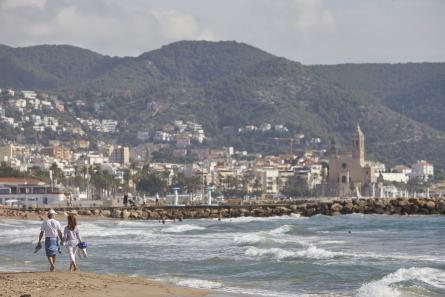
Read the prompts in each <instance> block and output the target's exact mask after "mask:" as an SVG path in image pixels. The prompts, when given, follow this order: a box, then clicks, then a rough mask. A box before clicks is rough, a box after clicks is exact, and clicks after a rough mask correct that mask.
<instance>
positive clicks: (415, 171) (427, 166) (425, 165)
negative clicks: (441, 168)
mask: <svg viewBox="0 0 445 297" xmlns="http://www.w3.org/2000/svg"><path fill="white" fill-rule="evenodd" d="M411 169H412V172H411V178H421V179H423V180H428V178H429V177H430V176H434V166H433V164H431V163H429V162H427V161H425V160H418V161H417V162H416V163H414V164H413V165H412V166H411Z"/></svg>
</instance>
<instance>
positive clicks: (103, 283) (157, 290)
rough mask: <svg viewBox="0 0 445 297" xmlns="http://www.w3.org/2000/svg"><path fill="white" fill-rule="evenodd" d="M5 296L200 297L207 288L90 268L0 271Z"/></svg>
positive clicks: (1, 293) (1, 285) (204, 293)
mask: <svg viewBox="0 0 445 297" xmlns="http://www.w3.org/2000/svg"><path fill="white" fill-rule="evenodd" d="M0 287H1V289H0V296H2V297H9V296H11V297H13V296H14V297H18V296H32V297H59V296H62V295H63V296H64V297H70V296H73V297H74V296H82V297H98V296H109V297H114V296H116V297H118V296H132V297H138V296H144V297H169V296H172V297H173V296H183V297H201V296H206V295H207V292H206V291H204V290H198V289H192V288H182V287H177V286H172V285H167V284H165V283H160V282H156V281H152V280H148V279H144V278H140V277H126V276H111V275H99V274H96V273H90V272H76V273H69V272H55V273H51V272H19V273H0Z"/></svg>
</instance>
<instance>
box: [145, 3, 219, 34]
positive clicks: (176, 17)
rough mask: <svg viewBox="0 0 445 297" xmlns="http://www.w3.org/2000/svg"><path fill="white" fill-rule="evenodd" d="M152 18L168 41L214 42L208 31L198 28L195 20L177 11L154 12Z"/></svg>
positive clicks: (210, 32)
mask: <svg viewBox="0 0 445 297" xmlns="http://www.w3.org/2000/svg"><path fill="white" fill-rule="evenodd" d="M153 16H154V17H155V18H156V20H157V21H158V23H159V27H160V29H161V32H162V34H163V35H164V36H165V37H166V38H168V39H170V40H181V39H189V40H190V39H195V40H215V36H214V34H213V32H212V31H211V30H210V29H202V28H200V26H199V24H198V22H197V21H196V19H195V18H194V17H193V16H192V15H190V14H185V13H183V12H180V11H177V10H169V11H154V12H153Z"/></svg>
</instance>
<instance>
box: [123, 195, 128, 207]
mask: <svg viewBox="0 0 445 297" xmlns="http://www.w3.org/2000/svg"><path fill="white" fill-rule="evenodd" d="M124 205H125V207H127V205H128V195H126V194H125V195H124Z"/></svg>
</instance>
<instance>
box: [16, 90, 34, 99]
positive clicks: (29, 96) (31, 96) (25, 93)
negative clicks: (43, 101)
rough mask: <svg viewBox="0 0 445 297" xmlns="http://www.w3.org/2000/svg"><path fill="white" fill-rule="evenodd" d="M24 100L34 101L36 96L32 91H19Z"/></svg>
mask: <svg viewBox="0 0 445 297" xmlns="http://www.w3.org/2000/svg"><path fill="white" fill-rule="evenodd" d="M20 93H21V94H22V96H23V97H24V98H25V99H36V98H37V94H36V92H34V91H21V92H20Z"/></svg>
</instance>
